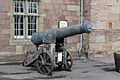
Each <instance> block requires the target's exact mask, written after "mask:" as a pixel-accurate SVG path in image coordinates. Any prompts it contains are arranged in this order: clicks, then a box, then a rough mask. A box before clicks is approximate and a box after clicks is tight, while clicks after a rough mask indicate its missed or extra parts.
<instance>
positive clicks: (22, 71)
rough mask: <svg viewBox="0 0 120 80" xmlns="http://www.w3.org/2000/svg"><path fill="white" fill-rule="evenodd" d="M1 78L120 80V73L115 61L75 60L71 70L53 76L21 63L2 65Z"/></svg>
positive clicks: (0, 68) (22, 79) (9, 79)
mask: <svg viewBox="0 0 120 80" xmlns="http://www.w3.org/2000/svg"><path fill="white" fill-rule="evenodd" d="M0 80H120V73H118V72H116V71H115V66H114V63H113V62H108V63H106V62H101V61H98V60H75V61H74V64H73V67H72V69H71V71H54V72H53V75H52V76H46V75H41V74H39V73H38V72H37V71H35V70H33V69H31V68H29V67H23V66H22V65H21V64H7V65H0Z"/></svg>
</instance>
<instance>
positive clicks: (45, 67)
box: [36, 52, 54, 74]
mask: <svg viewBox="0 0 120 80" xmlns="http://www.w3.org/2000/svg"><path fill="white" fill-rule="evenodd" d="M36 66H37V69H38V72H40V73H41V74H51V72H52V71H53V68H54V64H53V60H52V58H51V55H50V54H49V53H46V52H43V53H40V55H39V56H38V59H37V61H36Z"/></svg>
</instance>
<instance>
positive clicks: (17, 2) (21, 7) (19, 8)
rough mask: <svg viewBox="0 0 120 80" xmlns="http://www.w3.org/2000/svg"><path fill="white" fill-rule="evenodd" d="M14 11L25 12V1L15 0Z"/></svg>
mask: <svg viewBox="0 0 120 80" xmlns="http://www.w3.org/2000/svg"><path fill="white" fill-rule="evenodd" d="M14 12H20V13H23V12H24V1H23V0H15V1H14Z"/></svg>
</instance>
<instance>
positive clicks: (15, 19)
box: [0, 0, 120, 60]
mask: <svg viewBox="0 0 120 80" xmlns="http://www.w3.org/2000/svg"><path fill="white" fill-rule="evenodd" d="M81 1H83V4H84V5H81V4H82V2H81ZM119 5H120V0H0V37H1V38H0V60H3V59H6V58H7V59H10V60H12V59H13V60H14V59H15V60H17V59H21V58H22V57H20V55H21V54H23V52H25V51H28V50H34V49H35V46H34V45H33V44H32V43H31V41H30V38H31V35H32V34H33V33H34V32H40V31H45V30H49V29H55V28H58V23H59V21H60V20H67V22H68V25H69V26H70V25H75V24H78V23H80V21H81V20H83V19H87V20H90V21H91V22H92V25H93V32H92V33H90V34H84V35H83V40H84V41H83V44H82V47H83V48H84V50H86V51H88V54H89V56H90V55H91V54H92V55H95V54H97V55H101V54H102V55H107V54H111V53H112V52H113V51H116V50H118V49H120V21H119V20H120V19H119V18H120V17H119V15H120V6H119ZM81 6H83V13H82V7H81ZM82 15H83V18H82ZM80 41H81V39H80V35H76V36H73V37H69V38H68V40H67V43H68V50H69V51H70V52H71V53H72V55H73V56H77V54H78V51H79V48H80V46H81V43H80ZM16 55H19V57H18V56H16ZM6 56H7V57H6ZM8 56H12V57H13V58H11V57H10V58H9V57H8Z"/></svg>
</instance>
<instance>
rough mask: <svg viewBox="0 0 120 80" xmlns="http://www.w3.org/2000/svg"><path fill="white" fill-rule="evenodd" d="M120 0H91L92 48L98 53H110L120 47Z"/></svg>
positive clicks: (92, 50)
mask: <svg viewBox="0 0 120 80" xmlns="http://www.w3.org/2000/svg"><path fill="white" fill-rule="evenodd" d="M118 1H119V0H100V1H97V0H91V3H90V5H91V8H90V20H91V21H92V25H93V29H94V30H93V32H92V33H91V34H90V38H89V39H90V40H89V41H90V44H89V45H90V49H91V52H93V53H96V55H97V54H98V55H103V56H105V55H109V54H111V53H112V52H114V51H116V50H118V49H120V44H119V43H120V36H119V34H120V30H119V29H120V19H119V16H120V10H119V2H118Z"/></svg>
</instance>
